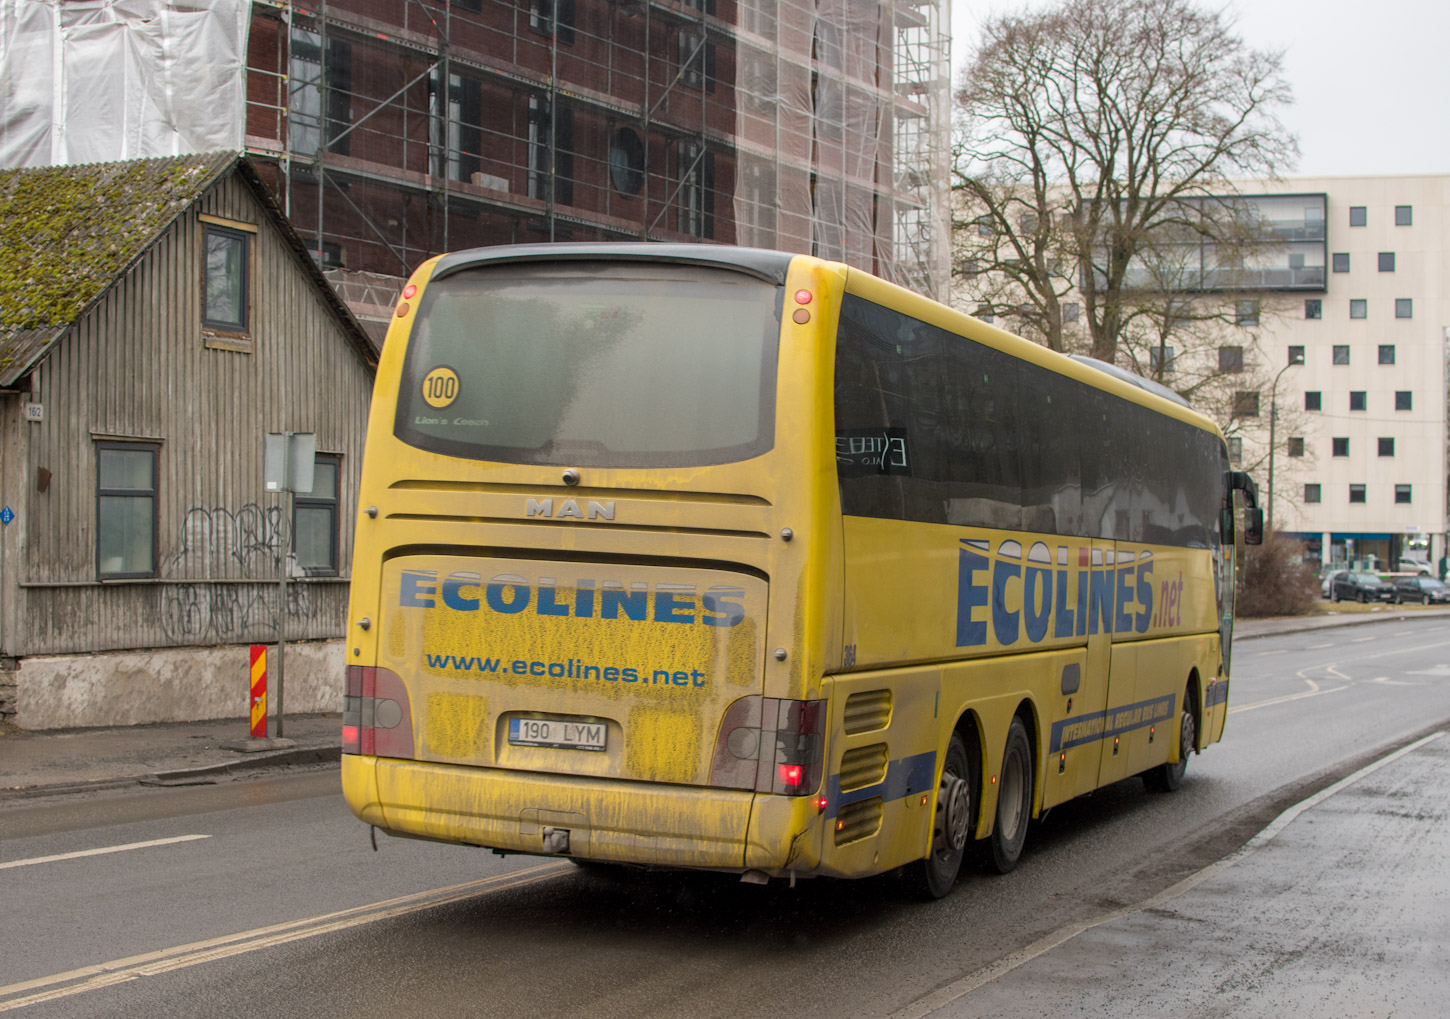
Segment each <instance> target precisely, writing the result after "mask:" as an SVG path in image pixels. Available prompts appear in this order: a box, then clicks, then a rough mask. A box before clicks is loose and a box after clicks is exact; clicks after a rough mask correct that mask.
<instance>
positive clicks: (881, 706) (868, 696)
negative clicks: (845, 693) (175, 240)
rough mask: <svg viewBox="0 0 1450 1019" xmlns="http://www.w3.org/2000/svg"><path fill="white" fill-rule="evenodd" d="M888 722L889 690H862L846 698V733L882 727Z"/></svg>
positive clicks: (889, 712) (889, 709)
mask: <svg viewBox="0 0 1450 1019" xmlns="http://www.w3.org/2000/svg"><path fill="white" fill-rule="evenodd" d="M890 722H891V691H890V690H863V691H862V692H860V693H853V694H852V695H851V696H850V697H847V698H846V722H845V725H846V735H848V736H854V735H856V734H857V733H859V732H873V731H874V730H876V729H884V728H886V726H887V725H888V724H889V723H890Z"/></svg>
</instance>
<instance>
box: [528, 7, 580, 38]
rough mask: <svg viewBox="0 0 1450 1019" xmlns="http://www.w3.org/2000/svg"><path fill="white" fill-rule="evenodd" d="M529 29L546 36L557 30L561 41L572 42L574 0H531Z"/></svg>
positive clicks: (550, 35)
mask: <svg viewBox="0 0 1450 1019" xmlns="http://www.w3.org/2000/svg"><path fill="white" fill-rule="evenodd" d="M529 30H530V31H531V32H534V33H536V34H537V35H542V36H545V37H546V38H547V37H552V36H553V35H554V33H555V32H556V31H557V32H558V37H559V41H560V42H561V43H564V44H565V45H569V44H571V43H573V42H574V0H533V6H531V7H530V8H529Z"/></svg>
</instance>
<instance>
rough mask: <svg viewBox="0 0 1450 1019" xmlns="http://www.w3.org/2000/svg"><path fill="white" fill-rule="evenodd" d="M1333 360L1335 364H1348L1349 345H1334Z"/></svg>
mask: <svg viewBox="0 0 1450 1019" xmlns="http://www.w3.org/2000/svg"><path fill="white" fill-rule="evenodd" d="M1333 358H1334V363H1335V364H1349V344H1347V343H1336V344H1335V345H1334V351H1333Z"/></svg>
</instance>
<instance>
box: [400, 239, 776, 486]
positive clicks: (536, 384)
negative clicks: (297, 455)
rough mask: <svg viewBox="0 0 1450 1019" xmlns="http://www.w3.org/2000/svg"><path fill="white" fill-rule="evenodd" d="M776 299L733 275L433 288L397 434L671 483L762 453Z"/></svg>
mask: <svg viewBox="0 0 1450 1019" xmlns="http://www.w3.org/2000/svg"><path fill="white" fill-rule="evenodd" d="M781 303H782V297H781V291H780V290H779V288H777V287H774V286H772V285H770V284H768V283H766V282H763V281H761V280H759V279H756V278H754V277H752V276H747V275H744V274H741V273H735V272H730V271H728V270H716V269H703V268H697V267H693V266H674V265H656V264H641V263H606V262H594V263H567V264H561V265H542V266H541V265H538V264H516V265H507V266H501V267H489V268H483V269H477V270H465V271H463V272H460V273H457V274H456V275H452V276H448V277H445V278H444V279H441V280H438V281H437V282H435V283H432V284H430V285H429V286H428V288H427V290H426V291H425V292H424V298H423V302H422V304H421V306H420V307H419V309H418V317H417V320H416V323H415V325H414V327H413V332H412V335H411V337H410V339H409V341H408V354H407V358H406V361H405V363H404V368H403V382H402V390H401V392H399V394H398V414H397V419H396V421H395V423H394V434H396V435H397V437H398V438H399V439H401V440H402V441H404V442H406V443H408V444H409V445H412V446H417V447H419V448H421V449H427V450H431V451H433V452H437V453H443V454H447V455H449V456H458V457H467V458H470V459H476V460H493V461H501V462H505V463H526V464H553V465H558V466H593V467H673V466H703V465H708V464H720V463H731V462H734V461H738V460H744V459H748V458H750V457H753V456H757V455H759V454H761V453H763V452H765V451H767V450H769V449H770V448H771V445H772V443H773V438H774V436H773V432H774V424H773V422H774V412H775V372H776V346H777V343H778V340H779V335H780V314H781V311H780V309H781Z"/></svg>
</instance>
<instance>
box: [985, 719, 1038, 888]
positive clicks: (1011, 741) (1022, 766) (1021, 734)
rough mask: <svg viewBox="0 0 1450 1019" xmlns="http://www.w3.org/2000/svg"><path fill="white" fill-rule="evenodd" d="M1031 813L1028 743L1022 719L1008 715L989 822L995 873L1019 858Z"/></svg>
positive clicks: (1004, 870) (1030, 776)
mask: <svg viewBox="0 0 1450 1019" xmlns="http://www.w3.org/2000/svg"><path fill="white" fill-rule="evenodd" d="M1031 816H1032V744H1031V742H1030V741H1029V740H1028V739H1027V727H1026V726H1025V725H1023V724H1022V719H1020V718H1014V719H1012V725H1011V726H1010V727H1009V728H1008V729H1007V745H1006V747H1005V748H1004V749H1003V750H1002V778H1001V787H1000V788H999V789H998V790H997V820H996V823H995V824H993V825H992V839H991V842H992V864H993V866H995V867H996V868H997V873H999V874H1006V873H1009V872H1011V871H1012V870H1013V869H1014V868H1015V867H1016V866H1017V861H1018V860H1020V859H1022V846H1023V845H1024V844H1025V843H1026V841H1027V822H1028V820H1029V819H1030V818H1031Z"/></svg>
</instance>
